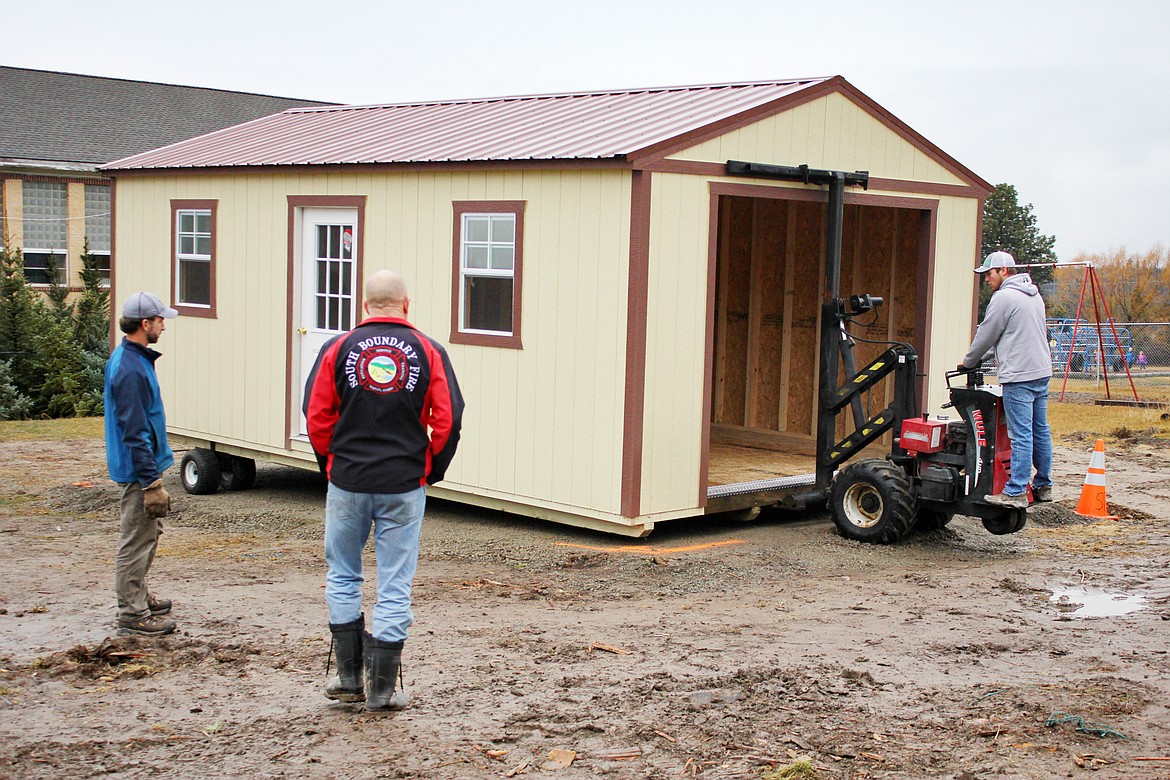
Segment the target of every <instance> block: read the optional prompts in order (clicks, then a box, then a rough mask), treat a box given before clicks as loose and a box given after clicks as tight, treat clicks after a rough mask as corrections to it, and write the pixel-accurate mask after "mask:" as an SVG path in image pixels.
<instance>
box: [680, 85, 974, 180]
mask: <svg viewBox="0 0 1170 780" xmlns="http://www.w3.org/2000/svg"><path fill="white" fill-rule="evenodd" d="M667 159H670V160H681V161H687V162H713V163H720V164H722V163H724V162H726V161H727V160H748V161H751V162H762V163H773V164H777V165H801V164H806V165H809V166H810V167H813V168H830V169H834V170H849V171H852V170H868V171H869V173H870V175H871V176H873V177H875V178H885V179H899V180H904V181H916V182H931V183H937V184H950V185H959V186H965V185H971V184H973V183H975V182H972V181H971V179H969V178H965V177H963V176H961V175H960V173H959V172H957V171H955V170H953V168H952V166H951V165H949V164H948V163H949V161H948V160H947V159H946V158H945V156H941V159H940V155H936V154H935V153H933V151H932V150H931V149H930V148H929V145H928V144H924V143H919V142H918V139H917V138H915V137H912V136H909V135H907V134H904V133H901V132H899V130H898V129H897V128H896V127H893V126H891V124H890V123H888V122H886V121H883V118H881V117H879V116H877V115H875V113H873V112H871V111H870V110H869V109H868V108H867V107H866V106H864V105H863V104H861V103H860V102H858V101H855V100H854V99H852V98H851V97H850V96H849V95H847V94H845V93H842V92H833V93H831V94H828V95H825V96H823V97H820V98H817V99H815V100H812V101H809V102H807V103H802V104H800V105H798V106H795V107H793V108H790V109H787V110H785V111H782V112H780V113H777V114H774V115H772V116H769V117H766V118H764V119H761V120H759V121H756V122H752V123H750V124H747V125H744V126H742V127H738V128H735V129H733V130H729V131H728V132H726V133H723V134H721V135H719V136H717V137H715V138H711V139H708V140H706V141H704V142H702V143H699V144H696V145H694V146H691V147H688V148H686V149H682V150H680V151H678V152H676V153H674V154H671V155H670V156H669V157H668V158H667Z"/></svg>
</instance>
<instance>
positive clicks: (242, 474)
mask: <svg viewBox="0 0 1170 780" xmlns="http://www.w3.org/2000/svg"><path fill="white" fill-rule="evenodd" d="M216 455H217V456H218V457H219V472H220V477H219V486H220V488H222V489H223V490H247V489H248V488H250V487H252V485H253V484H255V482H256V461H254V460H252V459H251V458H241V457H240V456H238V455H227V454H225V453H222V452H217V453H216Z"/></svg>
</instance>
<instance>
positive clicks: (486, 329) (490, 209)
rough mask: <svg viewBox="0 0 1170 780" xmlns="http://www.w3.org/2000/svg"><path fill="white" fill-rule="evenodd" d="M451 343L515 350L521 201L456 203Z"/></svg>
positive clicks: (521, 241) (521, 240) (518, 344)
mask: <svg viewBox="0 0 1170 780" xmlns="http://www.w3.org/2000/svg"><path fill="white" fill-rule="evenodd" d="M452 205H453V207H454V213H455V237H454V251H453V256H454V263H453V270H452V296H451V297H452V301H451V304H452V311H451V343H452V344H473V345H478V346H491V347H508V348H510V349H521V348H522V346H523V345H522V344H521V339H520V303H521V280H522V278H523V277H522V274H521V269H522V266H523V263H522V260H523V255H524V252H523V248H524V205H525V203H524V201H518V200H509V201H456V202H455V203H453V204H452Z"/></svg>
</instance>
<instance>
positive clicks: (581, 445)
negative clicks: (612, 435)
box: [566, 171, 609, 506]
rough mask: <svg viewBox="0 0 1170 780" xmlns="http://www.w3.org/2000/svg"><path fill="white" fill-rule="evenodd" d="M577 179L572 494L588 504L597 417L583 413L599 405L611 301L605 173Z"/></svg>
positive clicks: (575, 498)
mask: <svg viewBox="0 0 1170 780" xmlns="http://www.w3.org/2000/svg"><path fill="white" fill-rule="evenodd" d="M577 178H578V180H579V181H580V190H579V198H578V201H577V210H576V213H575V214H574V213H567V214H566V217H567V218H569V219H572V220H574V221H575V222H576V224H577V225H578V241H577V246H576V247H575V251H576V255H577V259H576V262H574V263H573V268H574V270H575V274H573V276H574V277H575V278H574V279H573V291H572V295H573V297H574V299H575V300H574V308H575V311H576V316H575V317H574V321H575V323H576V329H575V330H576V336H575V337H576V339H577V349H576V350H574V354H575V355H576V356H577V359H576V360H575V361H574V363H575V365H574V372H575V373H576V374H577V378H576V381H575V382H573V384H572V385H571V387H570V388H569V390H570V394H571V395H570V398H571V399H572V405H573V409H574V410H576V411H577V413H576V415H575V417H576V419H575V423H574V425H573V437H572V438H573V445H572V452H573V465H572V474H571V476H572V485H573V488H572V492H571V495H572V501H573V503H574V504H580V505H584V506H587V505H588V504H589V500H590V496H591V493H592V487H591V485H590V482H591V481H592V473H591V472H592V469H591V468H590V461H591V460H592V459H593V458H594V457H596V453H597V451H598V450H597V447H596V425H597V421H596V420H594V419H592V417H591V416H586V415H583V414H580V411H581V410H583V409H588V408H589V407H590V406H591V405H592V403H593V398H594V395H595V392H594V383H593V380H594V376H595V375H594V373H593V372H592V371H590V370H589V367H590V366H594V365H596V364H597V357H598V352H599V351H600V350H599V344H598V340H597V338H596V334H597V332H598V328H599V325H600V319H601V318H600V316H599V312H598V307H599V306H601V305H608V303H609V300H606V301H602V299H601V298H602V296H601V288H599V286H598V279H597V269H598V265H599V263H600V262H601V259H602V253H601V239H600V232H601V224H600V223H601V211H600V209H601V182H600V174H599V173H597V172H593V171H589V172H582V173H581V174H579V175H578V177H577ZM607 298H608V296H607Z"/></svg>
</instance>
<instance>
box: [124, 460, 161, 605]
mask: <svg viewBox="0 0 1170 780" xmlns="http://www.w3.org/2000/svg"><path fill="white" fill-rule="evenodd" d="M119 484H120V485H121V486H122V503H121V510H122V525H121V535H120V536H119V538H118V554H117V555H116V556H115V557H114V590H116V591H117V593H118V620H119V622H126V623H128V622H130V621H132V620H136V619H138V618H143V617H147V616H148V615H150V607H149V606H147V599H148V597H149V594H148V592H147V590H146V573H147V572H148V571H150V564H151V562H152V561H154V551H155V550H157V549H158V537H159V536H161V535H162V530H163V529H162V520H160V519H153V520H152V519H151V518H149V517H147V516H146V507H145V506H143V504H142V486H141V485H139V484H138V483H137V482H129V483H119Z"/></svg>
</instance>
